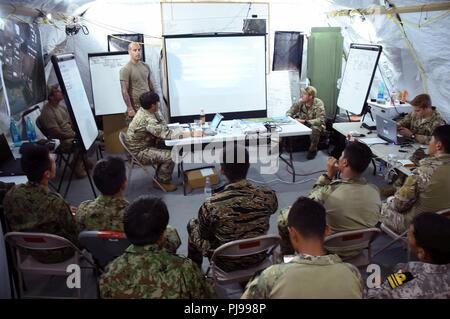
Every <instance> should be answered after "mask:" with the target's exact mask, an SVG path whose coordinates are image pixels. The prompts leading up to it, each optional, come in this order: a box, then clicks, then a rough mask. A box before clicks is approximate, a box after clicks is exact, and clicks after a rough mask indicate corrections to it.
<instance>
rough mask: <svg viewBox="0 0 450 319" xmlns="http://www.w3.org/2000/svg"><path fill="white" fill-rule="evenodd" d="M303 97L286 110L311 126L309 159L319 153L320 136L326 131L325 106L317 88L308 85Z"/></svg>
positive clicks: (287, 113)
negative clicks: (318, 96)
mask: <svg viewBox="0 0 450 319" xmlns="http://www.w3.org/2000/svg"><path fill="white" fill-rule="evenodd" d="M301 94H302V97H301V99H300V100H299V101H298V102H295V103H294V104H293V105H292V106H291V108H290V109H289V110H288V111H287V112H286V115H288V116H291V117H293V118H297V121H299V122H300V123H302V124H304V125H306V126H308V127H310V128H311V130H312V132H311V143H310V145H309V150H308V154H307V156H306V158H307V159H313V158H314V157H316V154H317V147H318V145H319V140H320V136H321V135H322V134H323V133H324V132H325V106H324V104H323V102H322V100H321V99H319V98H317V97H316V95H317V90H316V88H315V87H313V86H308V87H306V88H304V89H302V91H301Z"/></svg>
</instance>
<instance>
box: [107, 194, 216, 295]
mask: <svg viewBox="0 0 450 319" xmlns="http://www.w3.org/2000/svg"><path fill="white" fill-rule="evenodd" d="M168 222H169V212H168V211H167V207H166V204H165V203H164V202H163V201H162V200H161V199H159V198H153V197H150V196H141V197H139V198H138V199H136V200H135V201H134V202H132V203H131V204H130V206H128V208H127V209H126V210H125V215H124V229H125V234H126V236H127V238H128V240H129V241H130V242H131V243H132V245H131V246H130V247H128V248H127V250H126V251H125V253H124V254H123V255H122V256H120V257H118V258H116V259H115V260H113V261H112V262H111V263H110V264H109V265H108V266H107V268H106V272H105V273H104V274H103V275H102V276H101V279H100V295H101V297H102V298H158V299H165V298H176V299H188V298H191V299H198V298H211V297H212V296H213V289H212V286H211V285H210V284H209V283H208V282H207V281H206V279H205V277H204V276H203V275H202V273H201V272H200V269H199V268H198V267H197V266H196V265H195V264H194V263H193V262H192V261H191V260H190V259H188V258H184V257H180V256H177V255H174V254H172V253H170V252H169V251H167V250H166V249H164V248H162V242H163V241H164V236H165V229H166V227H167V224H168Z"/></svg>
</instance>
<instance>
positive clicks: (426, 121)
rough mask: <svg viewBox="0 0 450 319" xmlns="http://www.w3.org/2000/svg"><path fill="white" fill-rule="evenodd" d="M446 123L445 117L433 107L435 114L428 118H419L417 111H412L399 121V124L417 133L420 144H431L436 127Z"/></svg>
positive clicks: (417, 140)
mask: <svg viewBox="0 0 450 319" xmlns="http://www.w3.org/2000/svg"><path fill="white" fill-rule="evenodd" d="M444 124H445V121H444V119H443V118H442V116H441V114H440V113H439V112H438V111H437V110H436V109H435V108H433V114H432V115H431V116H430V117H428V118H419V117H417V116H416V113H415V112H412V113H409V114H408V115H406V116H405V117H404V118H403V119H402V120H400V121H398V122H397V125H399V126H402V127H406V128H407V129H409V130H410V131H411V132H412V133H413V134H414V135H416V142H417V143H419V144H429V143H430V140H431V135H432V134H433V131H434V129H435V128H436V127H438V126H441V125H444Z"/></svg>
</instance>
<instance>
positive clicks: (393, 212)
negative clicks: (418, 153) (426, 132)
mask: <svg viewBox="0 0 450 319" xmlns="http://www.w3.org/2000/svg"><path fill="white" fill-rule="evenodd" d="M428 155H429V157H427V158H424V159H423V160H421V161H420V162H419V167H418V168H417V170H416V171H414V172H413V174H412V175H410V176H408V177H407V178H406V180H405V182H404V184H403V186H402V187H400V188H399V189H398V190H397V191H396V193H395V195H394V196H393V197H390V198H388V200H387V201H386V203H384V204H383V207H382V209H381V221H382V222H383V223H384V224H386V225H387V226H388V227H389V228H391V229H392V230H394V231H396V232H398V233H399V234H400V233H402V232H404V231H406V230H407V229H408V226H409V224H410V222H411V220H412V219H413V218H414V216H416V215H417V214H419V213H423V212H437V211H440V210H442V209H445V208H448V207H450V197H449V196H448V194H449V192H450V179H449V178H448V177H449V176H450V125H442V126H439V127H437V128H436V129H435V130H434V132H433V135H432V138H431V141H430V144H429V145H428Z"/></svg>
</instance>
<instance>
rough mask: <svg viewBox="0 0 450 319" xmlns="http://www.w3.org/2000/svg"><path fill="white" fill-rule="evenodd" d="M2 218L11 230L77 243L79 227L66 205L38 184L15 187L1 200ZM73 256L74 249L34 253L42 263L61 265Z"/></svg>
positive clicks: (31, 183)
mask: <svg viewBox="0 0 450 319" xmlns="http://www.w3.org/2000/svg"><path fill="white" fill-rule="evenodd" d="M3 205H4V210H5V216H6V219H7V221H8V224H9V227H10V229H11V230H12V231H18V232H42V233H49V234H53V235H58V236H61V237H64V238H67V239H68V240H70V241H71V242H72V243H74V244H76V245H77V243H78V228H77V224H76V222H75V219H74V217H73V215H72V212H71V210H70V206H69V204H68V203H66V202H65V201H64V199H63V198H62V197H61V195H59V194H58V193H55V192H52V191H50V190H49V189H48V187H45V186H42V185H40V184H38V183H33V182H28V183H26V184H21V185H17V186H14V187H13V188H12V189H11V190H10V191H9V192H8V193H7V194H6V196H5V199H4V201H3ZM72 255H73V249H70V248H66V249H62V250H59V251H53V252H51V253H50V252H45V253H42V252H41V253H33V256H34V257H35V258H36V259H38V260H40V261H41V262H45V263H54V262H60V261H64V260H66V259H68V258H69V257H70V256H72Z"/></svg>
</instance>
